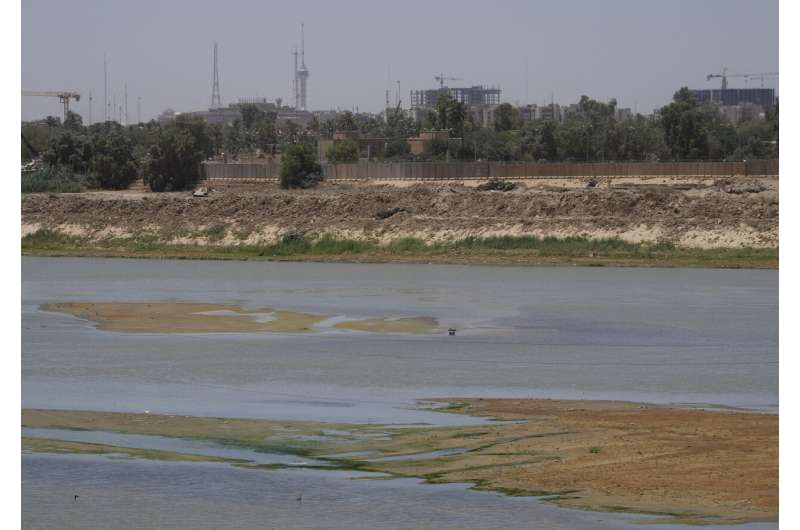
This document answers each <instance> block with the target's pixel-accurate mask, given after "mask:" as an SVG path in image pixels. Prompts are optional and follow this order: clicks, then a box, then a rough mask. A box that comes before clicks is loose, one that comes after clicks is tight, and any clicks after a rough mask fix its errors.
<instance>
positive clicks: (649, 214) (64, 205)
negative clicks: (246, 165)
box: [22, 178, 778, 248]
mask: <svg viewBox="0 0 800 530" xmlns="http://www.w3.org/2000/svg"><path fill="white" fill-rule="evenodd" d="M576 180H578V179H576ZM580 185H581V186H582V187H568V186H562V187H539V188H532V187H527V186H518V187H517V189H515V190H513V191H509V192H497V191H478V190H476V189H475V188H473V187H469V186H464V185H460V184H448V185H437V184H434V183H425V184H416V185H413V186H409V187H405V188H402V187H396V186H389V185H384V186H375V185H373V186H355V185H342V184H338V185H331V184H327V185H324V186H322V187H320V188H318V189H315V190H303V191H283V190H280V189H278V188H277V187H275V186H274V185H271V187H269V188H265V189H262V190H260V191H235V190H229V191H222V190H220V191H214V190H212V192H211V193H210V194H209V196H207V197H192V196H191V194H190V193H165V194H154V193H130V192H128V193H125V192H121V193H110V192H101V193H84V194H59V195H56V194H34V195H25V196H23V198H22V222H23V226H22V229H23V235H26V234H29V233H33V232H35V231H37V230H39V229H49V230H53V231H57V232H61V233H64V234H67V235H74V236H80V237H83V238H86V239H87V240H89V241H92V240H95V241H101V240H104V239H108V238H135V237H142V236H148V237H151V238H153V239H155V240H157V241H159V242H162V243H167V244H219V245H252V244H263V243H272V242H274V241H275V240H277V239H279V238H280V237H281V236H282V235H283V234H285V233H286V232H289V231H299V232H303V233H306V234H309V235H316V236H322V235H329V236H332V237H336V238H342V239H355V240H369V241H373V242H380V243H387V242H390V241H392V240H396V239H399V238H403V237H416V238H420V239H422V240H424V241H426V242H434V241H448V240H458V239H463V238H465V237H468V236H494V235H535V236H556V237H567V236H584V237H590V238H602V237H615V236H616V237H620V238H622V239H624V240H627V241H630V242H645V241H668V242H672V243H675V244H678V245H681V246H687V247H697V248H716V247H739V246H750V247H777V246H778V185H777V179H767V178H764V179H753V178H750V179H734V178H728V179H724V180H720V181H717V182H712V183H702V182H701V183H695V184H691V183H690V184H686V183H685V182H681V183H679V184H678V185H669V184H658V185H653V184H624V185H620V186H619V187H612V186H594V187H587V186H586V184H584V183H582V182H581V183H580Z"/></svg>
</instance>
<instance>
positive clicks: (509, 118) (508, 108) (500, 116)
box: [494, 103, 521, 132]
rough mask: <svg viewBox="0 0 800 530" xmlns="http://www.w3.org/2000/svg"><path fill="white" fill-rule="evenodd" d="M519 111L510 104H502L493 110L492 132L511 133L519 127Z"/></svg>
mask: <svg viewBox="0 0 800 530" xmlns="http://www.w3.org/2000/svg"><path fill="white" fill-rule="evenodd" d="M520 123H521V121H520V117H519V110H517V108H516V107H514V106H513V105H511V103H503V104H501V105H498V106H497V108H496V109H494V130H495V131H497V132H504V131H512V130H514V129H518V128H519V126H520Z"/></svg>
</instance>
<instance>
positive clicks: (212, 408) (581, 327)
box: [22, 258, 778, 528]
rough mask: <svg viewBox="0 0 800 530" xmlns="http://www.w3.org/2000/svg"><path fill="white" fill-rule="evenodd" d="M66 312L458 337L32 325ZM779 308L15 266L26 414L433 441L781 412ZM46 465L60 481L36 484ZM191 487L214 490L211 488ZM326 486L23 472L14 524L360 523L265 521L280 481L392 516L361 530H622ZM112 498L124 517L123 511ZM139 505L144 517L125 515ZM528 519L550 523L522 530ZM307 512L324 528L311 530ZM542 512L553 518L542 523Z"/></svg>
mask: <svg viewBox="0 0 800 530" xmlns="http://www.w3.org/2000/svg"><path fill="white" fill-rule="evenodd" d="M62 301H63V302H67V301H98V302H136V301H148V302H152V301H187V302H190V301H191V302H219V303H234V304H241V305H242V306H244V307H247V308H262V307H269V308H275V309H291V310H298V311H305V312H311V313H321V314H326V315H330V316H331V317H337V316H343V317H348V318H358V317H366V318H369V317H403V316H429V317H434V318H436V319H438V320H439V322H440V325H441V327H442V328H443V329H446V328H447V327H451V326H452V327H454V328H456V329H457V333H456V336H454V337H450V336H448V335H447V333H446V332H441V333H435V334H429V335H402V334H371V333H363V332H352V331H343V330H341V331H333V330H331V329H330V328H326V329H324V330H322V331H318V332H314V333H308V334H186V335H178V334H172V335H164V334H133V333H119V332H112V331H101V330H97V329H95V327H94V325H93V324H92V323H91V322H88V321H85V320H82V319H79V318H75V317H72V316H69V315H64V314H59V313H49V312H45V311H42V310H40V306H41V305H42V304H46V303H52V302H62ZM777 303H778V274H777V271H754V270H741V271H740V270H730V271H727V270H699V269H698V270H689V269H615V268H571V267H559V268H545V267H529V268H517V267H461V266H434V265H385V264H382V265H355V264H317V263H267V262H221V261H220V262H210V261H167V260H164V261H159V260H119V259H113V260H112V259H86V258H24V259H23V288H22V326H23V330H22V333H23V356H22V361H23V373H22V385H23V406H25V407H40V408H69V409H89V410H113V411H133V412H142V411H144V410H149V411H151V412H153V413H176V414H192V415H215V416H239V417H259V418H271V419H298V420H321V421H342V422H359V423H412V422H427V423H437V424H446V423H469V422H476V421H479V420H476V419H471V418H467V417H464V416H458V415H451V414H441V413H436V412H431V411H425V410H417V409H415V408H414V404H415V401H416V400H418V399H425V398H432V397H458V396H482V397H487V396H504V397H505V396H508V397H559V398H585V399H599V398H602V399H626V400H636V401H648V402H656V403H702V404H713V405H724V406H736V407H745V408H751V409H760V410H770V411H776V410H777V404H778V383H777V381H778V354H777V325H778V324H777V312H778V306H777ZM81 458H83V459H84V460H81ZM47 466H54V467H53V469H60V470H62V475H58V474H56V473H53V474H47V473H44V472H43V468H44V467H47ZM193 466H194V467H193ZM116 468H119V469H117V470H116V471H115V469H116ZM167 468H169V469H173V468H174V469H173V470H174V472H175V473H177V474H178V475H179V476H187V477H190V478H189V479H187V480H190V481H191V483H192V484H193V486H192V489H190V490H186V491H183V490H182V486H179V484H178V483H177V482H176V481H175V480H172V479H168V478H167V476H170V477H171V476H173V475H172V474H171V472H167V471H164V470H165V469H167ZM193 469H196V471H192V470H193ZM119 473H124V476H125V477H128V478H127V479H125V480H123V479H121V478H120V477H119V476H117V475H118V474H119ZM204 473H208V474H213V475H214V476H215V477H221V478H220V479H219V480H220V481H222V482H220V483H218V484H215V483H207V482H206V481H204V480H203V479H202V475H203V474H204ZM325 473H333V472H324V471H312V470H290V471H281V472H277V471H276V472H262V474H257V473H254V472H253V471H247V470H240V469H234V468H229V467H225V466H221V465H210V464H209V465H198V464H169V465H167V464H163V463H158V464H156V463H147V462H139V461H125V460H113V459H103V458H94V457H92V458H90V457H67V456H41V455H25V456H24V457H23V478H24V494H25V500H26V502H25V505H24V511H25V517H26V521H28V522H29V523H30V526H31V527H47V526H49V525H48V524H47V521H48V519H47V516H46V513H50V512H49V510H52V511H53V513H52V515H53V517H55V514H56V513H58V510H59V509H61V507H60V504H59V503H60V502H62V501H63V499H62V500H56V499H61V496H62V494H64V492H65V491H66V490H67V489H69V491H71V489H74V488H75V487H79V486H80V487H85V488H86V489H87V490H88V491H92V492H93V493H92V495H98V496H99V498H102V499H103V500H102V502H103V503H104V504H103V506H105V507H106V509H107V510H111V513H117V514H118V515H119V517H121V518H122V519H121V520H123V521H130V524H123V525H122V526H119V527H120V528H126V527H156V526H158V524H156V523H149V522H148V521H157V520H156V519H147V517H156V515H154V514H157V513H161V512H160V511H159V510H158V507H159V506H163V505H170V506H173V505H175V506H184V505H186V506H188V507H190V508H187V510H190V511H192V510H193V513H195V514H197V517H198V518H201V519H202V516H201V514H204V513H208V514H210V515H209V516H208V518H207V519H206V520H208V521H214V520H216V519H214V517H222V516H223V515H222V514H225V513H228V512H226V510H230V513H236V514H241V517H242V519H241V520H242V521H252V524H253V526H258V524H257V523H256V522H255V521H258V520H259V517H262V516H263V512H264V510H266V511H268V512H270V513H273V514H274V517H276V518H277V519H275V521H276V522H275V524H274V527H275V528H285V527H289V526H293V525H295V526H300V527H303V528H358V527H359V526H358V525H356V524H353V520H355V519H358V518H357V517H356V516H355V514H357V513H358V506H356V505H352V506H351V505H349V504H347V503H345V504H340V505H336V506H340V508H339V509H338V510H332V509H331V508H330V506H328V505H326V504H324V503H323V501H322V500H320V501H319V502H320V503H321V504H319V505H317V507H318V509H319V511H315V508H314V507H313V505H312V506H311V507H308V505H309V504H310V503H306V502H305V501H304V502H303V503H302V509H300V508H298V507H297V506H294V505H292V504H291V503H290V504H289V505H287V506H286V507H284V508H280V507H278V506H277V505H276V504H275V503H281V502H284V499H282V497H280V495H277V493H276V492H284V493H285V492H286V491H287V488H288V489H292V488H294V487H295V486H294V485H292V486H291V487H289V486H287V484H293V483H292V481H300V482H301V483H302V485H303V486H302V488H303V489H304V490H305V489H307V490H309V491H311V490H314V489H315V488H318V489H320V490H324V489H325V488H327V487H329V486H326V484H327V482H326V481H338V482H337V484H339V485H338V486H337V488H345V490H346V488H352V495H354V496H355V497H354V498H359V499H361V498H362V497H359V495H366V497H364V498H363V502H364V503H365V504H366V505H369V506H374V503H378V504H380V503H381V502H390V501H389V499H391V502H392V503H395V502H396V503H397V505H396V506H395V508H393V509H392V510H389V512H387V513H385V514H384V513H383V512H380V511H376V512H375V520H376V521H381V524H383V526H380V525H379V524H372V525H369V524H366V522H365V523H364V524H363V525H362V526H361V527H364V528H403V527H409V528H414V527H424V526H425V525H426V524H427V525H429V526H430V527H432V528H433V527H435V528H444V527H465V528H466V527H470V526H468V525H467V523H462V522H460V521H456V520H452V521H451V520H450V519H447V517H450V516H446V515H444V514H445V513H451V512H452V513H456V512H459V513H461V512H464V510H466V508H464V506H465V505H472V504H474V508H475V509H476V510H477V507H479V506H481V503H489V504H492V503H499V504H498V508H496V509H497V510H500V511H502V512H503V513H504V517H509V518H510V519H508V522H498V524H497V525H494V526H492V525H491V524H489V523H486V524H484V523H482V522H481V521H482V519H480V518H479V517H477V516H476V517H466V519H468V520H469V521H470V523H469V524H473V526H471V527H474V528H490V527H500V528H507V527H518V528H537V527H546V528H561V527H563V528H583V527H591V524H592V522H595V523H597V524H599V523H598V519H602V520H603V521H606V523H608V524H611V525H612V526H610V527H613V525H614V524H620V525H625V524H627V523H625V522H624V520H623V518H622V517H621V516H618V515H614V516H609V515H603V516H598V515H597V514H590V515H586V514H584V513H580V512H575V511H571V510H560V509H559V510H556V511H552V510H554V509H553V508H552V507H549V506H545V505H542V504H541V503H537V502H532V501H531V500H530V499H528V500H527V501H520V499H509V498H505V497H501V496H496V495H492V494H480V493H475V492H471V491H466V490H465V489H464V488H463V487H452V488H440V487H433V486H419V485H417V484H416V482H415V481H352V480H348V479H346V478H342V477H339V476H338V475H332V474H329V475H326V474H325ZM112 476H113V478H112ZM242 477H246V479H245V478H242ZM223 479H224V480H223ZM248 480H256V481H263V482H262V483H261V486H259V487H262V488H267V490H269V491H271V492H272V493H269V494H267V493H264V494H265V495H266V497H264V498H263V499H262V498H261V497H259V500H258V501H255V500H253V499H255V497H253V495H255V494H251V493H248V491H249V488H250V486H249V485H248V484H249V483H248V482H247V481H248ZM104 481H108V484H106V482H104ZM225 481H228V482H225ZM282 481H284V482H286V484H284V483H283V482H282ZM62 483H63V484H62ZM223 483H225V484H227V486H229V487H230V488H232V489H227V487H223V486H222V485H221V484H223ZM238 484H240V485H238ZM342 484H344V485H342ZM395 484H402V485H395ZM62 485H63V486H64V488H66V489H59V488H61V487H62ZM109 485H110V486H112V487H111V488H108V487H107V486H109ZM220 488H221V489H220ZM272 488H275V490H274V491H273V490H272ZM295 489H296V488H295ZM162 490H163V491H162ZM345 490H341V489H340V490H339V491H345ZM362 490H363V491H362ZM395 490H397V491H395ZM265 491H266V490H265ZM348 491H349V490H348ZM137 492H138V493H137ZM364 492H369V493H364ZM437 492H444V493H441V494H440V493H437ZM270 495H273V496H272V497H271V496H270ZM287 495H288V494H287ZM382 495H386V496H383V497H382ZM171 496H175V497H176V499H172V497H171ZM156 497H158V498H156ZM178 497H179V498H180V499H179V500H178ZM81 499H83V497H81ZM121 499H133V500H131V505H130V506H129V507H128V508H123V507H122V501H121ZM248 499H249V500H252V501H253V502H255V503H257V504H258V506H257V507H256V506H254V505H253V504H252V503H249V502H250V501H249V500H248ZM270 499H272V500H270ZM320 499H322V497H320ZM471 499H472V500H471ZM486 499H490V500H486ZM69 500H70V501H71V502H72V496H71V494H70V496H69ZM63 502H66V501H63ZM75 502H78V501H75ZM326 502H327V501H326ZM330 502H334V501H332V500H331V501H330ZM182 503H183V504H182ZM248 503H249V504H248ZM403 503H406V504H405V505H404V504H403ZM459 503H463V505H462V504H459ZM145 505H148V506H151V507H153V508H152V510H149V511H148V509H144V508H136V507H141V506H145ZM34 506H35V507H36V512H37V514H36V515H35V514H34V513H33V512H34V509H33V507H34ZM43 506H48V508H43ZM75 506H76V505H75V504H69V507H70V509H71V510H72V511H71V512H70V513H78V514H79V515H75V517H76V518H77V519H76V523H75V526H74V527H76V528H78V527H80V528H87V527H90V528H91V527H94V528H101V527H106V526H107V525H106V524H105V523H104V520H103V519H102V515H99V514H95V515H92V514H93V512H92V511H91V510H88V511H86V510H87V509H86V508H83V507H82V508H81V510H78V512H76V509H74V508H75ZM409 507H413V509H414V510H417V511H418V512H419V513H426V514H428V515H430V517H425V518H424V522H423V521H416V520H411V519H408V520H406V519H403V518H402V517H400V518H399V519H398V518H395V519H392V516H391V515H389V513H395V514H397V515H398V516H399V515H403V516H405V517H407V516H408V510H409V509H410V508H409ZM502 507H505V508H502ZM532 507H533V508H532ZM486 509H487V510H489V512H490V513H491V511H492V510H494V509H495V508H486ZM42 510H43V511H42ZM123 510H127V511H123ZM526 510H534V511H535V513H538V514H541V517H544V519H541V521H545V520H547V521H551V523H548V524H543V525H539V526H537V524H534V522H535V521H536V519H535V518H534V519H531V514H530V513H528V512H527V511H526ZM162 511H163V510H162ZM179 511H180V510H178V511H177V512H175V513H179ZM40 512H41V513H40ZM104 513H105V512H104ZM321 513H332V514H338V515H329V516H328V520H327V522H326V523H325V524H322V523H320V524H319V525H317V526H315V525H314V521H315V520H316V519H315V516H317V517H318V516H319V515H320V514H321ZM464 513H467V514H468V513H470V512H469V511H466V512H464ZM551 513H552V514H554V515H552V517H555V518H556V519H547V518H548V517H551V515H549V514H551ZM435 514H439V515H435ZM515 514H518V515H515ZM556 514H557V515H556ZM561 514H567V515H561ZM172 516H173V514H162V515H161V516H160V517H164V518H167V519H169V518H170V517H172ZM80 517H85V519H80ZM175 517H177V515H175ZM248 517H253V519H248ZM436 517H442V519H437V518H436ZM453 517H455V516H454V515H453ZM515 517H518V518H515ZM587 517H588V518H587ZM609 517H610V518H611V519H609ZM167 519H161V520H162V521H164V522H167ZM53 520H54V521H55V520H57V519H53ZM368 520H369V518H367V519H364V521H368ZM609 520H610V521H611V522H609ZM170 521H171V519H170ZM437 521H438V522H439V524H436V523H437ZM498 521H499V520H498ZM552 521H559V523H558V524H561V526H558V525H557V524H556V522H552ZM106 522H107V520H106ZM562 523H563V524H562ZM606 523H604V524H606ZM248 524H249V523H248ZM248 524H242V525H241V526H242V527H247V526H248ZM263 524H266V525H267V526H266V527H267V528H269V527H270V526H269V524H270V523H269V522H267V523H263V521H262V524H261V526H260V527H264V526H263ZM148 525H149V526H148ZM209 525H210V526H214V525H213V524H211V523H209ZM179 526H186V527H197V526H198V525H196V524H190V523H189V522H188V521H187V523H186V524H184V525H179ZM217 526H218V525H217ZM767 527H774V525H773V526H770V525H767Z"/></svg>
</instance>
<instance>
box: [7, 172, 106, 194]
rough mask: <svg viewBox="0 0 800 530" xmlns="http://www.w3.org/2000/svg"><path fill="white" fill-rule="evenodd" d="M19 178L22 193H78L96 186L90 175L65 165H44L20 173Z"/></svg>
mask: <svg viewBox="0 0 800 530" xmlns="http://www.w3.org/2000/svg"><path fill="white" fill-rule="evenodd" d="M21 180H22V193H43V192H51V193H78V192H81V191H85V190H87V189H89V188H96V187H97V182H95V180H94V179H93V178H92V177H91V176H90V175H81V174H78V173H74V172H72V171H71V170H70V169H69V168H67V167H66V166H44V167H43V168H41V169H38V170H36V171H31V172H26V173H22V179H21Z"/></svg>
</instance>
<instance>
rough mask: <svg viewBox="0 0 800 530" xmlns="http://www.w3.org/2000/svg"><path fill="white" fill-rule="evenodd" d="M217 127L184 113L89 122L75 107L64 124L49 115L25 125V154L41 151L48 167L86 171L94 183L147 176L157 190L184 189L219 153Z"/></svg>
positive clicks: (116, 183)
mask: <svg viewBox="0 0 800 530" xmlns="http://www.w3.org/2000/svg"><path fill="white" fill-rule="evenodd" d="M211 132H212V131H211V130H210V128H209V127H208V126H207V125H206V123H205V122H204V121H203V120H201V119H191V118H184V117H179V118H178V119H176V120H175V122H174V123H171V124H170V125H168V126H165V127H161V126H159V125H158V124H156V123H155V122H150V123H148V124H145V125H142V126H135V127H123V126H121V125H119V124H118V123H115V122H104V123H96V124H93V125H92V126H90V127H85V126H84V125H83V124H82V123H81V118H80V116H79V115H77V114H75V113H69V115H68V116H67V119H66V120H64V123H63V124H61V123H60V120H58V119H56V118H48V119H47V120H44V121H43V122H37V123H28V124H25V125H23V128H22V136H23V138H24V139H25V141H24V142H23V153H22V157H23V160H26V159H30V158H33V157H34V156H35V155H36V154H40V155H41V160H42V162H43V163H44V165H45V166H46V167H47V168H59V169H60V170H61V171H62V173H61V174H63V171H69V172H71V173H73V174H75V175H81V176H83V177H84V179H83V181H84V182H85V183H86V185H87V186H89V187H99V188H103V189H124V188H127V187H128V186H130V184H131V183H132V182H133V181H134V180H136V179H137V178H139V177H141V178H142V179H143V180H144V181H145V182H146V183H147V184H149V186H150V187H151V188H152V189H153V190H154V191H166V190H178V189H185V188H186V187H188V186H189V185H191V183H192V182H194V180H195V179H196V177H197V175H198V170H199V167H200V162H202V161H203V160H205V159H206V158H208V157H209V156H211V155H212V154H213V153H214V139H213V135H212V134H211ZM37 144H38V147H37Z"/></svg>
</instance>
